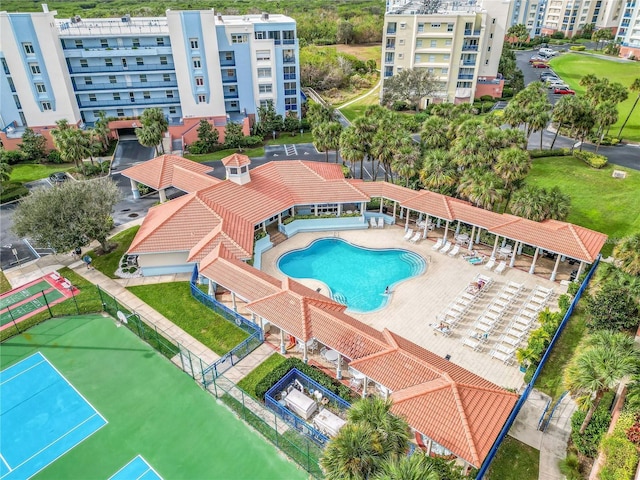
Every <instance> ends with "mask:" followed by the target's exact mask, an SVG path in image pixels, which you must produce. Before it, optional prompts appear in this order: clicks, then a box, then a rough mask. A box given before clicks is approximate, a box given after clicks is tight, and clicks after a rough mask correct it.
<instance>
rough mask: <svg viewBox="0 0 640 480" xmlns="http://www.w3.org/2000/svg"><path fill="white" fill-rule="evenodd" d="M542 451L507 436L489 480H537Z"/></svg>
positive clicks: (492, 466)
mask: <svg viewBox="0 0 640 480" xmlns="http://www.w3.org/2000/svg"><path fill="white" fill-rule="evenodd" d="M539 464H540V451H539V450H536V449H535V448H533V447H530V446H528V445H525V444H524V443H522V442H519V441H518V440H516V439H515V438H512V437H510V436H508V435H507V437H506V438H505V439H504V442H502V445H500V448H499V449H498V453H497V455H496V458H495V459H494V460H493V462H492V463H491V467H490V468H489V471H488V473H487V479H488V480H537V479H538V467H539Z"/></svg>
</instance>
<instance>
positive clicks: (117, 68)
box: [69, 63, 176, 74]
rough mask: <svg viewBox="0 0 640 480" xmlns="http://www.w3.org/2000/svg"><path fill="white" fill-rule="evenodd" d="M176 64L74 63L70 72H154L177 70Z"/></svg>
mask: <svg viewBox="0 0 640 480" xmlns="http://www.w3.org/2000/svg"><path fill="white" fill-rule="evenodd" d="M175 68H176V67H175V65H174V64H173V63H167V64H166V65H163V64H161V63H148V64H145V65H135V64H134V65H128V66H127V67H123V66H122V65H112V66H106V65H103V66H92V67H81V66H80V65H72V66H70V67H69V71H70V73H73V74H77V73H79V74H83V73H96V72H142V71H147V72H152V71H154V70H175Z"/></svg>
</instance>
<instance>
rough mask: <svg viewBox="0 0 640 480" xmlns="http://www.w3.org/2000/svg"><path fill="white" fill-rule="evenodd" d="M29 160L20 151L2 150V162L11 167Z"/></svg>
mask: <svg viewBox="0 0 640 480" xmlns="http://www.w3.org/2000/svg"><path fill="white" fill-rule="evenodd" d="M26 159H27V157H26V156H25V154H24V153H22V151H20V150H5V149H4V148H2V149H0V161H2V162H3V163H8V164H9V165H15V164H16V163H21V162H24V161H25V160H26Z"/></svg>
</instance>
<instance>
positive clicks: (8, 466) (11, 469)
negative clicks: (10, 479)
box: [0, 453, 13, 473]
mask: <svg viewBox="0 0 640 480" xmlns="http://www.w3.org/2000/svg"><path fill="white" fill-rule="evenodd" d="M0 460H2V463H4V464H5V465H6V466H7V468H8V469H9V471H8V472H7V473H11V472H12V471H13V468H11V465H9V462H7V461H6V460H5V459H4V456H3V455H2V454H1V453H0Z"/></svg>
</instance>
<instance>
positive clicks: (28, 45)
mask: <svg viewBox="0 0 640 480" xmlns="http://www.w3.org/2000/svg"><path fill="white" fill-rule="evenodd" d="M22 48H23V49H24V53H26V54H27V55H33V54H34V53H36V51H35V50H34V49H33V44H31V43H23V44H22Z"/></svg>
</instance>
